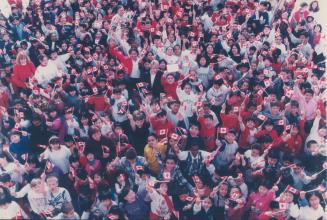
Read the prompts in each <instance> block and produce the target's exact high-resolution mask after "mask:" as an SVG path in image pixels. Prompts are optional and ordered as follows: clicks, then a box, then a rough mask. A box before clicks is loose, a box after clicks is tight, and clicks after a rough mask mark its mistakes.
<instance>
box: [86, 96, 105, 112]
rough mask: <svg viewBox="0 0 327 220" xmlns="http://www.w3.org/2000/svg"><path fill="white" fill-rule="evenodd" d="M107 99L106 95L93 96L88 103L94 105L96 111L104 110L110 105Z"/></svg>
mask: <svg viewBox="0 0 327 220" xmlns="http://www.w3.org/2000/svg"><path fill="white" fill-rule="evenodd" d="M105 100H106V97H105V96H91V97H90V98H89V100H88V102H87V103H88V104H90V105H93V106H94V110H95V111H104V110H107V109H108V108H109V107H110V105H109V104H108V103H107V102H106V101H105Z"/></svg>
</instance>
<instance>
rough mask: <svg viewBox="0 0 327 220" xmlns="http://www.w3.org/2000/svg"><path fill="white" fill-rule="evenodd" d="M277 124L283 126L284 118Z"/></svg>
mask: <svg viewBox="0 0 327 220" xmlns="http://www.w3.org/2000/svg"><path fill="white" fill-rule="evenodd" d="M277 124H278V125H281V126H283V125H284V124H285V123H284V120H279V121H278V123H277Z"/></svg>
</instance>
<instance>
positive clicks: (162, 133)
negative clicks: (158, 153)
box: [159, 129, 167, 135]
mask: <svg viewBox="0 0 327 220" xmlns="http://www.w3.org/2000/svg"><path fill="white" fill-rule="evenodd" d="M166 134H167V129H161V130H160V131H159V135H166Z"/></svg>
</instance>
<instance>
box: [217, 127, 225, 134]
mask: <svg viewBox="0 0 327 220" xmlns="http://www.w3.org/2000/svg"><path fill="white" fill-rule="evenodd" d="M217 131H218V133H219V134H226V133H227V128H225V127H222V128H218V130H217Z"/></svg>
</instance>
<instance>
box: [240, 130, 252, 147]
mask: <svg viewBox="0 0 327 220" xmlns="http://www.w3.org/2000/svg"><path fill="white" fill-rule="evenodd" d="M249 136H250V129H249V128H248V127H245V129H244V131H242V132H241V135H240V139H239V141H238V146H239V147H240V148H246V147H249V143H248V138H249Z"/></svg>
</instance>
